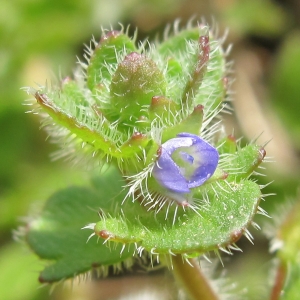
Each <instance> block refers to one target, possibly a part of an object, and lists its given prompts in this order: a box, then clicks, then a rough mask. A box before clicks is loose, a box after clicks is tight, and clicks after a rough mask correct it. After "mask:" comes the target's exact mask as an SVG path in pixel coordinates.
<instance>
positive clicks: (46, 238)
mask: <svg viewBox="0 0 300 300" xmlns="http://www.w3.org/2000/svg"><path fill="white" fill-rule="evenodd" d="M118 176H119V175H118V173H116V172H114V173H113V172H111V171H110V170H109V171H107V172H105V175H104V176H102V177H101V178H99V179H98V180H97V188H95V187H94V188H83V187H70V188H67V189H64V190H62V191H59V192H57V193H55V194H54V195H53V196H52V197H50V198H49V200H48V201H47V203H46V205H45V207H44V209H43V211H42V212H41V214H40V216H39V217H38V218H36V219H34V220H33V221H32V222H30V223H29V224H28V231H27V233H26V241H27V242H28V244H29V245H30V247H31V248H32V250H33V251H34V252H35V253H36V254H37V255H39V256H40V257H41V258H42V259H46V260H51V261H52V263H51V264H50V265H48V266H46V267H45V269H44V270H43V271H42V272H41V274H40V278H39V279H40V281H41V282H54V281H59V280H61V279H66V278H70V277H73V276H75V275H78V274H81V273H84V272H87V271H89V270H91V269H93V268H98V267H105V266H109V265H113V264H119V263H121V262H123V261H124V260H126V259H128V258H129V257H132V254H133V251H132V250H133V247H132V248H131V249H132V250H131V249H129V248H126V249H124V251H123V252H122V255H121V254H120V253H121V249H122V245H121V244H120V245H117V247H116V248H114V251H111V249H110V248H109V247H108V245H106V244H103V243H102V241H101V242H100V243H97V242H96V240H93V241H89V242H88V243H87V239H88V236H89V233H88V231H87V230H81V228H83V227H84V226H86V225H87V224H88V223H90V222H93V221H94V222H96V221H98V220H99V217H98V215H97V210H98V209H99V207H101V208H106V210H107V211H108V212H109V211H110V209H112V206H111V199H117V200H122V199H123V197H124V195H122V193H120V191H121V185H120V181H119V178H118Z"/></svg>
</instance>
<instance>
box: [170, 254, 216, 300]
mask: <svg viewBox="0 0 300 300" xmlns="http://www.w3.org/2000/svg"><path fill="white" fill-rule="evenodd" d="M172 263H173V270H174V275H175V277H176V279H177V280H178V281H179V283H180V284H181V285H182V286H183V288H184V289H185V291H186V293H187V294H188V295H189V297H190V299H192V300H199V299H201V300H218V299H219V298H218V296H217V295H216V293H215V292H214V291H213V289H212V287H211V286H210V285H209V283H208V281H207V279H206V278H205V276H204V275H203V274H202V271H201V269H200V266H199V264H198V262H197V261H196V260H195V259H189V263H190V264H189V263H187V262H186V261H184V260H183V259H182V257H181V256H180V255H177V256H172Z"/></svg>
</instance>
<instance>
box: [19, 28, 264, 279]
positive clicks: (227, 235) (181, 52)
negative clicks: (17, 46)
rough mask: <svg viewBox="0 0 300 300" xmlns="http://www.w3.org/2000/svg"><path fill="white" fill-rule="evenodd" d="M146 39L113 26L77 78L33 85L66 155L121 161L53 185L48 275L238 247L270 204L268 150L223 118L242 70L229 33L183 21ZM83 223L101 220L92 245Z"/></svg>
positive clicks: (39, 225)
mask: <svg viewBox="0 0 300 300" xmlns="http://www.w3.org/2000/svg"><path fill="white" fill-rule="evenodd" d="M135 39H136V37H133V38H130V37H129V36H128V34H127V32H126V30H124V29H122V30H121V31H104V32H103V36H102V38H101V40H100V41H99V42H96V41H95V40H93V41H92V42H91V46H90V47H88V48H87V51H86V52H87V55H86V56H87V57H86V58H87V62H85V63H84V62H80V65H81V67H80V70H79V71H77V72H76V73H75V75H74V78H73V79H71V78H69V77H68V78H66V79H63V80H61V82H60V83H59V84H53V85H52V86H51V87H49V86H48V87H40V88H39V89H38V90H33V89H32V88H30V89H28V92H29V93H31V94H33V95H34V97H35V99H36V101H37V104H38V107H37V108H34V109H33V110H34V111H35V112H38V113H40V114H41V115H42V116H43V117H44V121H43V125H44V127H45V129H46V130H47V131H48V133H49V135H50V136H51V137H53V138H54V140H55V141H57V142H59V143H60V144H61V145H62V151H60V152H59V154H58V157H68V158H71V159H73V160H74V161H75V162H77V161H81V160H82V158H84V157H86V158H90V159H88V161H89V162H90V161H93V162H95V163H96V164H100V165H106V166H109V169H108V171H106V172H102V174H99V177H97V178H94V180H93V184H92V185H91V186H90V187H87V188H86V189H82V188H76V187H73V188H69V189H67V190H63V191H60V192H58V193H56V194H55V195H53V196H52V197H51V198H50V199H49V200H48V202H47V204H46V206H45V208H44V210H43V211H42V212H41V215H40V216H39V217H38V218H36V219H33V220H32V221H31V222H29V224H28V226H27V229H26V232H25V237H26V240H27V242H28V244H29V245H30V246H31V248H32V249H33V251H35V252H36V253H37V254H38V255H39V256H40V257H42V258H44V259H49V260H52V261H53V260H54V261H55V262H54V263H52V264H51V265H49V266H47V267H46V268H45V270H44V271H43V272H42V274H41V276H40V279H41V281H43V282H45V281H46V282H52V281H57V280H60V279H62V278H68V277H72V276H75V275H77V274H80V273H82V272H86V271H88V270H90V269H92V268H94V267H95V268H97V269H102V270H105V267H107V266H110V265H113V266H115V267H117V268H119V267H120V266H121V265H122V264H123V265H124V264H125V265H130V264H131V260H132V258H133V257H136V256H138V257H139V256H143V255H150V257H151V258H152V257H153V256H154V257H156V258H159V257H161V256H162V257H163V258H165V257H166V256H167V257H171V258H172V259H173V257H180V260H181V259H182V258H181V256H182V257H183V258H184V259H186V260H188V259H189V258H190V257H195V256H198V255H201V254H204V253H206V252H207V251H211V250H212V251H216V252H218V250H222V251H225V252H228V253H231V249H239V248H238V247H237V246H236V245H235V242H236V241H237V240H238V239H239V238H240V237H241V236H242V235H245V236H247V237H248V238H249V239H250V240H251V238H252V237H251V234H250V233H249V231H248V230H247V227H248V226H249V225H250V224H254V223H253V221H252V219H253V216H254V215H255V214H256V213H257V212H261V213H264V212H263V211H262V210H260V208H259V201H260V199H261V197H262V195H261V190H260V186H259V185H258V184H257V183H256V182H254V181H252V180H251V179H250V178H249V177H250V176H251V174H252V173H253V172H254V171H255V170H256V168H257V167H258V166H259V165H260V163H261V162H262V161H263V158H264V156H265V150H264V149H263V148H262V147H260V146H257V145H255V144H249V145H247V146H245V147H243V148H242V147H241V146H240V145H239V143H237V142H236V140H235V138H234V137H232V136H226V134H225V133H224V129H223V125H222V118H221V114H222V111H223V110H224V109H225V111H228V109H227V108H226V105H227V100H228V98H227V95H228V86H229V84H228V79H227V75H228V70H229V68H230V65H228V63H226V53H225V52H224V51H223V49H222V40H220V39H218V38H217V37H216V36H215V34H214V32H213V31H211V30H210V29H209V27H208V26H204V25H201V24H200V25H199V24H198V25H197V26H195V27H193V26H192V25H188V26H187V27H186V28H184V29H183V30H179V29H178V24H177V25H175V26H174V30H173V31H172V32H171V33H169V32H166V33H165V37H164V39H163V41H162V42H161V43H160V42H156V43H154V44H152V43H150V42H148V41H145V42H143V43H140V44H139V46H136V41H135ZM83 161H84V162H86V161H87V160H83ZM105 169H106V167H105ZM91 208H93V209H91ZM96 211H98V212H99V213H98V214H97V213H96ZM82 227H85V228H90V229H92V230H93V233H92V234H91V236H90V238H91V239H90V240H89V242H88V243H87V244H86V240H87V238H88V236H89V233H88V231H86V230H80V228H82ZM94 235H96V236H98V240H99V242H98V243H97V239H96V238H93V236H94Z"/></svg>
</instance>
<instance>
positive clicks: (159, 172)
mask: <svg viewBox="0 0 300 300" xmlns="http://www.w3.org/2000/svg"><path fill="white" fill-rule="evenodd" d="M192 144H193V141H192V140H191V139H189V138H188V139H187V138H174V139H170V140H168V141H167V142H165V143H164V144H163V145H162V146H161V154H160V157H159V158H158V160H157V162H156V164H155V166H154V169H153V176H154V177H155V179H156V180H157V181H158V182H159V183H160V184H161V185H162V186H163V187H165V188H167V189H169V190H171V191H174V192H177V193H189V192H190V190H189V188H188V184H187V181H186V179H185V177H184V176H183V175H182V172H181V170H180V168H179V167H178V166H177V164H176V163H175V162H174V160H173V159H172V157H171V155H172V153H173V152H174V151H175V150H176V149H178V148H180V147H189V146H191V145H192Z"/></svg>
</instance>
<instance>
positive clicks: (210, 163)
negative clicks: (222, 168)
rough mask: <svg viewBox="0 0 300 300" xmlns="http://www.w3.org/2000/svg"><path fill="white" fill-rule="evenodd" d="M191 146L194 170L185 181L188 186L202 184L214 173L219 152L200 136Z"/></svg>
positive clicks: (192, 186)
mask: <svg viewBox="0 0 300 300" xmlns="http://www.w3.org/2000/svg"><path fill="white" fill-rule="evenodd" d="M191 148H193V149H192V151H193V153H194V155H193V157H194V165H195V171H194V173H193V175H192V176H191V177H190V178H187V182H188V187H189V188H194V187H197V186H200V185H202V184H203V183H204V182H205V181H206V180H208V179H209V178H210V177H211V176H212V175H213V174H214V172H215V170H216V168H217V166H218V162H219V153H218V151H217V149H216V148H214V147H213V146H211V145H210V144H209V143H207V142H205V141H204V140H202V139H200V138H199V140H198V141H197V142H196V143H195V144H194V145H193V146H192V147H191Z"/></svg>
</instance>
